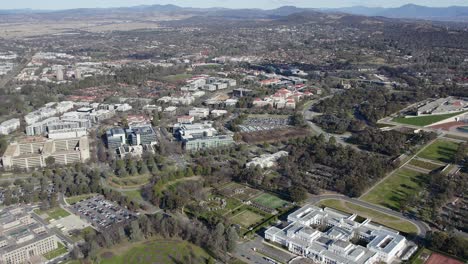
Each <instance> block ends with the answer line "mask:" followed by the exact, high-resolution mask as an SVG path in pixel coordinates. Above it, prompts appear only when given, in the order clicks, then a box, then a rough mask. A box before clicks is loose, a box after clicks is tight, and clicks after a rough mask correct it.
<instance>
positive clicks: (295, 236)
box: [265, 205, 417, 264]
mask: <svg viewBox="0 0 468 264" xmlns="http://www.w3.org/2000/svg"><path fill="white" fill-rule="evenodd" d="M356 217H357V215H347V214H344V213H341V212H339V211H336V210H333V209H330V208H325V209H322V208H319V207H316V206H313V205H306V206H304V207H302V208H301V209H299V210H297V211H295V212H294V213H292V214H290V215H289V216H288V223H287V226H286V227H284V228H281V229H280V228H277V227H270V228H269V229H268V230H266V231H265V239H267V240H270V241H273V242H276V243H279V244H281V245H283V246H285V247H287V248H288V250H289V251H291V252H293V253H295V254H298V255H301V256H304V257H307V258H310V259H312V261H314V262H316V263H324V264H373V263H379V262H384V263H392V262H393V261H398V260H399V259H407V258H409V256H410V255H411V254H412V253H413V252H414V251H415V250H416V249H417V246H416V245H415V244H413V243H411V242H409V241H407V240H406V239H405V237H403V236H402V235H400V234H399V233H398V232H397V231H395V230H392V229H388V228H386V227H383V226H380V225H375V224H373V223H371V220H370V219H365V220H364V221H359V222H358V221H355V220H356ZM319 229H320V230H319ZM355 239H359V240H360V241H362V243H360V245H356V244H353V242H352V241H354V240H355ZM363 244H364V245H363Z"/></svg>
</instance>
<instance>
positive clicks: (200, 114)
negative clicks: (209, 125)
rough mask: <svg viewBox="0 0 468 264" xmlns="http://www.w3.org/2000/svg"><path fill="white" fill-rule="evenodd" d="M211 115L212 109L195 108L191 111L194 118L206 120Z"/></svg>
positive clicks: (190, 114)
mask: <svg viewBox="0 0 468 264" xmlns="http://www.w3.org/2000/svg"><path fill="white" fill-rule="evenodd" d="M209 115H210V109H208V108H198V107H195V108H193V109H192V110H190V111H189V116H193V117H195V118H206V117H208V116H209Z"/></svg>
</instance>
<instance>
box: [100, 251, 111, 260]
mask: <svg viewBox="0 0 468 264" xmlns="http://www.w3.org/2000/svg"><path fill="white" fill-rule="evenodd" d="M113 256H114V253H112V252H109V251H107V252H104V253H102V254H101V258H103V259H110V258H112V257H113Z"/></svg>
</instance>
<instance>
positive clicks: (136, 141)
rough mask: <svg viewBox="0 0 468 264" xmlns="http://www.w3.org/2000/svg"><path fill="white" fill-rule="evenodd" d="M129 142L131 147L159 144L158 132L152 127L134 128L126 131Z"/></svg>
mask: <svg viewBox="0 0 468 264" xmlns="http://www.w3.org/2000/svg"><path fill="white" fill-rule="evenodd" d="M126 133H127V142H128V144H129V145H131V146H138V145H155V144H157V137H156V132H155V131H154V129H153V127H151V126H150V125H146V126H132V127H130V128H129V129H127V131H126Z"/></svg>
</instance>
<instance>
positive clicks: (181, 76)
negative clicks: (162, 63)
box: [163, 73, 193, 82]
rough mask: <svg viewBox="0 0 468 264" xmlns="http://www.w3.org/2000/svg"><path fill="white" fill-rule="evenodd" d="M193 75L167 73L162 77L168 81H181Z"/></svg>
mask: <svg viewBox="0 0 468 264" xmlns="http://www.w3.org/2000/svg"><path fill="white" fill-rule="evenodd" d="M192 76H193V75H191V74H183V73H182V74H176V75H169V76H166V77H164V78H163V79H164V80H165V81H168V82H178V81H183V80H185V79H189V78H192Z"/></svg>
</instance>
